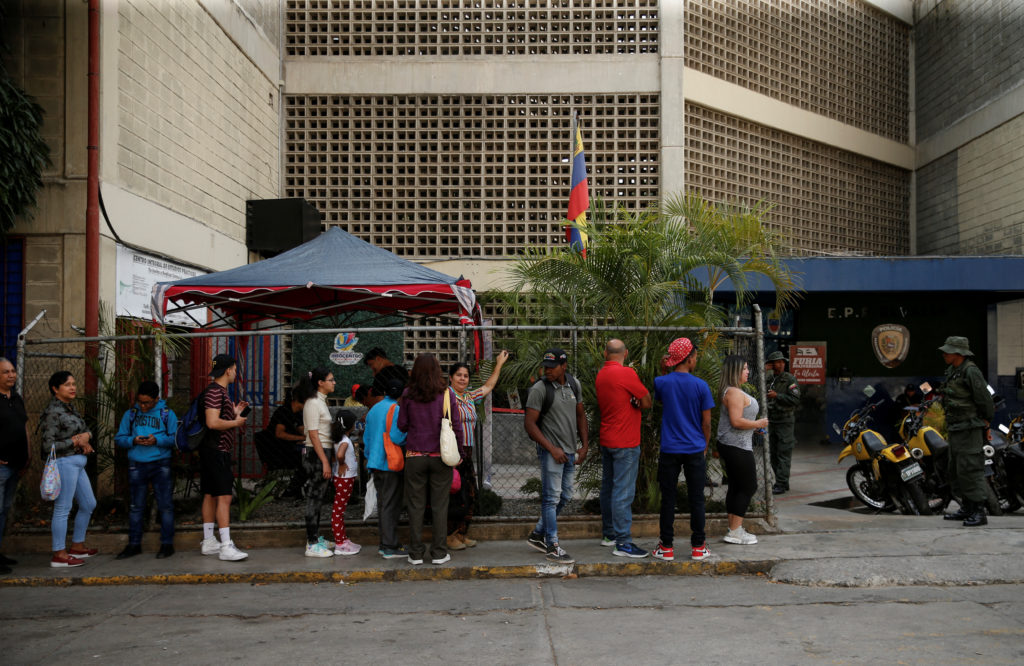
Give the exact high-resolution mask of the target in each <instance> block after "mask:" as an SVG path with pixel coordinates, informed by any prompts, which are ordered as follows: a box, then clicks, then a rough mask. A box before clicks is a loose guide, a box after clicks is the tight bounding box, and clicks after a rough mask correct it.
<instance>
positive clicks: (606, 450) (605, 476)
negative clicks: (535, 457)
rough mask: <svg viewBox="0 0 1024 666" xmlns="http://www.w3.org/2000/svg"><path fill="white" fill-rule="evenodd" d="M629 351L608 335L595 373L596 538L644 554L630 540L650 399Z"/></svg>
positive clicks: (622, 552) (618, 550)
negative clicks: (598, 423)
mask: <svg viewBox="0 0 1024 666" xmlns="http://www.w3.org/2000/svg"><path fill="white" fill-rule="evenodd" d="M627 356H629V350H627V349H626V345H625V343H624V342H623V341H622V340H618V339H615V338H612V339H611V340H609V341H608V342H607V344H605V347H604V366H602V367H601V369H600V370H599V371H598V373H597V378H596V380H595V382H594V383H595V387H596V389H597V406H598V409H599V410H600V411H601V427H600V430H599V431H598V432H599V434H600V445H601V532H602V534H603V538H602V539H601V545H602V546H614V548H615V550H613V551H612V554H613V555H618V556H620V557H633V558H642V557H647V551H646V550H644V549H642V548H640V547H639V546H637V545H636V544H634V543H633V539H632V536H631V535H630V531H631V528H632V525H633V497H634V496H635V495H636V476H637V472H638V471H639V469H640V410H643V409H650V407H651V404H652V400H651V394H650V392H649V391H648V390H647V387H646V386H644V385H643V383H642V382H641V381H640V378H639V377H638V376H637V374H636V370H634V369H633V368H629V367H626V365H625V362H626V357H627Z"/></svg>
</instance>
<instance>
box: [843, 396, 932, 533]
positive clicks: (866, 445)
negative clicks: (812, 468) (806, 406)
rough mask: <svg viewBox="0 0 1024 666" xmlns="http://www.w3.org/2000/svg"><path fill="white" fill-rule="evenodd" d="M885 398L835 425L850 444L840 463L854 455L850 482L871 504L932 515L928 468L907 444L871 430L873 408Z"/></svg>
mask: <svg viewBox="0 0 1024 666" xmlns="http://www.w3.org/2000/svg"><path fill="white" fill-rule="evenodd" d="M881 404H882V402H881V401H880V402H876V403H867V404H866V405H864V406H863V407H861V408H860V409H858V410H856V411H854V412H853V413H852V414H851V415H850V418H849V419H848V420H847V421H846V424H845V425H843V427H842V429H840V428H839V426H838V425H837V424H835V423H833V424H832V428H833V429H834V430H835V431H836V433H838V434H839V435H841V436H842V438H843V441H844V442H845V443H846V448H844V449H843V450H842V452H841V453H840V454H839V460H838V461H836V462H837V463H839V462H842V461H843V459H844V458H846V457H847V456H850V455H852V456H853V458H854V464H853V466H852V467H850V469H849V470H848V471H847V472H846V484H847V485H848V486H849V487H850V491H851V492H852V493H853V495H854V497H856V498H857V499H858V500H860V501H861V502H863V503H864V504H865V505H867V506H868V507H870V508H872V509H875V510H878V511H883V510H890V511H891V510H893V509H894V508H897V507H898V508H899V510H900V512H901V513H905V514H908V515H930V514H931V512H932V510H931V508H930V506H929V504H928V501H927V499H926V497H925V494H924V489H923V488H922V485H921V484H922V481H923V480H924V469H923V468H922V467H921V464H920V463H919V462H918V461H916V460H914V458H913V457H911V455H910V452H909V451H908V450H907V447H906V446H904V445H903V444H888V443H887V442H886V441H885V438H884V437H882V436H881V435H880V434H878V433H877V432H876V431H874V430H871V429H870V428H869V427H868V426H869V422H870V420H871V412H872V410H874V409H875V408H876V407H878V406H879V405H881Z"/></svg>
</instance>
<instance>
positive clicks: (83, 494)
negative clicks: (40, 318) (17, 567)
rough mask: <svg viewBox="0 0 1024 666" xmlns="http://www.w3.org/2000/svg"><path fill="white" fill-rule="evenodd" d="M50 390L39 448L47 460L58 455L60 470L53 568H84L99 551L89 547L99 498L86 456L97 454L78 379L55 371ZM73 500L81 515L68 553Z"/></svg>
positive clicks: (52, 523) (52, 528)
mask: <svg viewBox="0 0 1024 666" xmlns="http://www.w3.org/2000/svg"><path fill="white" fill-rule="evenodd" d="M49 387H50V395H52V396H53V399H52V400H50V404H49V405H47V406H46V409H44V410H43V414H42V416H41V417H40V419H39V423H40V426H39V427H40V431H41V437H40V447H39V448H40V453H41V454H42V456H43V460H46V458H47V457H48V456H49V455H50V450H51V449H52V450H53V451H54V452H55V455H56V458H57V469H58V470H60V495H58V496H57V500H56V501H55V502H54V503H53V519H52V520H51V521H50V532H51V534H52V536H53V557H52V558H51V559H50V566H51V567H80V566H82V565H83V564H85V558H87V557H92V556H93V555H95V554H96V553H97V552H98V551H97V550H96V549H95V548H89V547H87V546H86V545H85V532H86V529H88V527H89V519H90V518H91V517H92V512H93V511H94V510H95V509H96V496H95V495H93V492H92V484H91V483H90V482H89V475H88V474H86V472H85V463H86V456H89V455H91V454H92V453H95V449H93V447H92V433H91V432H90V431H89V426H88V425H87V424H86V422H85V419H84V418H82V415H81V414H79V413H78V410H76V409H75V407H74V405H73V404H72V401H73V400H74V399H75V397H77V395H78V387H77V385H76V383H75V378H74V376H73V375H72V374H71V373H70V372H68V371H67V370H60V371H58V372H55V373H53V374H52V375H51V376H50V381H49ZM72 500H74V501H77V502H78V513H76V514H75V525H74V529H73V531H72V536H71V548H68V549H66V550H65V543H66V540H67V536H68V514H70V513H71V502H72Z"/></svg>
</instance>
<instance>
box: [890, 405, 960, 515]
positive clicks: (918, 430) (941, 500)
mask: <svg viewBox="0 0 1024 666" xmlns="http://www.w3.org/2000/svg"><path fill="white" fill-rule="evenodd" d="M937 399H938V398H930V399H928V400H925V401H924V402H923V403H921V404H920V405H915V406H912V407H906V408H904V409H905V410H906V414H905V415H904V417H903V419H902V420H901V421H900V425H899V433H900V439H902V440H903V445H904V446H905V447H907V449H908V450H909V451H910V455H911V457H912V458H914V460H916V461H918V462H919V463H920V464H921V467H922V468H923V469H924V478H923V479H922V481H921V485H922V488H923V490H924V494H925V497H926V498H927V499H928V506H929V508H930V509H931V510H932V511H933V512H934V511H942V510H944V509H945V508H946V505H947V504H949V501H950V499H952V493H951V491H950V488H949V483H948V482H947V480H946V479H947V471H946V468H947V465H948V460H949V443H947V442H946V440H945V438H943V436H942V435H940V434H939V431H938V430H936V429H935V428H933V427H932V426H926V425H924V417H925V414H927V413H928V410H929V409H930V408H931V406H932V403H934V402H935V401H936V400H937Z"/></svg>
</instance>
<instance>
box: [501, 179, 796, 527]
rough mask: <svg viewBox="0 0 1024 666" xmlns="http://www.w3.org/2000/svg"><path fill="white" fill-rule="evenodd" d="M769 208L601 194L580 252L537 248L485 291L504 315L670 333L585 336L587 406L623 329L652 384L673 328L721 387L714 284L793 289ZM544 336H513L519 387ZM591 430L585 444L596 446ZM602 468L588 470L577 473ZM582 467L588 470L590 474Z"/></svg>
mask: <svg viewBox="0 0 1024 666" xmlns="http://www.w3.org/2000/svg"><path fill="white" fill-rule="evenodd" d="M768 210H769V208H768V207H767V206H764V205H761V204H759V205H757V206H754V207H752V208H742V207H738V206H730V205H716V204H712V203H709V202H707V201H705V200H704V199H703V198H701V197H700V196H699V195H697V194H694V193H689V194H685V195H678V196H671V197H668V198H666V199H665V201H664V203H663V205H662V206H661V207H660V208H658V207H652V208H649V209H645V210H642V211H639V212H635V213H634V212H631V211H628V210H626V209H624V208H618V209H615V210H610V209H608V208H606V207H604V206H603V205H602V203H601V202H600V201H598V202H596V205H595V206H594V207H593V209H592V213H593V215H592V218H593V221H592V222H591V223H590V224H588V225H587V229H586V232H587V234H588V247H587V255H586V257H585V258H584V257H583V256H582V255H581V254H580V253H578V252H576V251H574V250H572V249H570V248H568V247H559V248H535V249H533V250H531V251H528V252H527V253H526V254H525V255H523V257H522V258H520V259H519V260H518V261H517V262H516V263H515V265H514V266H513V267H512V268H511V269H510V272H511V278H512V279H511V287H510V289H508V290H507V291H504V292H499V293H495V294H491V297H492V298H496V299H497V300H498V302H499V303H500V305H501V309H502V311H503V314H504V315H505V316H506V318H507V319H510V320H512V321H515V322H517V323H530V324H546V325H577V326H580V325H595V324H598V325H609V326H622V327H623V328H624V329H625V328H626V327H634V326H635V327H642V326H649V327H655V326H656V327H669V328H670V329H673V330H667V331H628V330H623V331H621V332H614V331H609V332H607V333H606V334H605V333H601V334H595V335H590V336H585V337H584V338H583V339H582V340H581V341H580V343H579V345H578V348H577V350H576V351H577V353H576V356H577V357H576V358H574V359H572V358H571V359H570V367H571V371H573V372H574V374H575V375H576V376H577V378H578V379H579V380H580V382H581V384H582V386H583V389H584V395H585V399H586V401H587V403H588V405H594V404H596V400H595V396H594V393H593V386H594V377H595V376H596V374H597V370H598V369H599V368H600V367H601V364H602V360H603V359H602V350H603V345H604V340H605V339H606V338H607V337H612V336H615V337H619V338H621V339H622V340H623V341H624V342H625V343H626V345H627V347H628V348H629V350H630V357H629V358H630V361H632V363H633V367H634V368H635V369H636V371H637V373H638V374H639V376H640V379H641V381H643V382H644V384H645V385H647V386H653V385H654V377H655V376H656V375H657V374H658V372H659V370H660V359H661V356H662V354H663V353H664V351H665V349H666V348H667V347H668V343H669V342H671V340H672V339H674V338H676V337H679V335H680V333H679V329H694V328H696V329H700V334H697V335H695V334H692V333H691V334H690V335H689V337H691V338H694V342H695V344H697V345H698V348H699V349H700V350H701V360H700V362H699V364H698V367H697V374H698V375H700V376H701V377H703V378H704V379H705V380H706V381H707V382H708V383H709V384H710V385H711V386H713V387H715V386H717V385H718V366H719V361H720V358H721V355H722V353H724V352H726V351H727V348H728V346H729V343H728V341H727V340H724V339H723V338H721V337H720V336H719V335H718V334H717V333H716V332H715V330H714V327H715V326H720V325H722V324H724V323H725V309H724V308H723V307H722V306H721V305H719V304H716V303H715V302H714V294H715V290H716V289H718V288H719V287H720V286H721V285H722V284H723V283H724V282H725V281H726V280H729V281H731V282H732V284H733V285H734V288H735V293H736V304H737V305H744V304H746V303H747V302H748V301H749V299H750V297H751V295H752V294H750V292H749V291H748V289H747V286H748V284H749V282H750V278H751V276H753V275H755V274H760V275H764V276H766V277H767V278H768V279H769V280H770V281H771V282H772V284H773V285H774V286H775V291H776V300H777V307H779V308H784V307H787V306H791V305H792V304H793V302H794V301H795V299H796V297H797V291H796V277H795V276H794V275H793V274H792V273H791V272H790V271H789V270H788V269H787V268H786V266H785V264H784V263H783V262H782V261H781V260H780V259H779V241H778V240H777V238H776V237H775V236H774V235H773V234H771V233H770V232H769V231H768V230H767V229H766V228H765V226H764V224H763V218H764V217H765V215H766V214H767V213H768ZM552 342H553V340H552V336H551V335H550V334H549V333H537V334H527V335H523V334H518V335H517V336H516V339H515V340H514V341H509V344H510V346H511V347H512V348H513V349H515V350H516V352H517V353H516V355H515V356H516V359H518V360H516V361H513V362H510V363H509V364H507V365H506V368H507V370H506V373H507V375H506V376H507V379H508V380H510V381H511V382H514V385H518V386H525V385H528V384H529V383H532V381H533V378H534V377H535V376H536V370H537V362H536V359H538V358H539V357H540V352H541V350H543V349H544V348H545V347H547V346H550V345H551V344H552ZM658 410H659V407H658V406H657V404H656V406H655V409H654V410H653V413H652V416H651V417H650V418H647V419H645V420H644V426H643V432H642V444H641V448H642V452H641V468H640V476H639V479H638V495H639V496H640V498H641V502H642V503H646V504H647V506H648V507H649V508H651V509H653V507H654V506H655V504H654V503H655V502H656V501H657V484H656V479H655V472H656V461H657V452H658V424H659V423H660V418H659V417H660V413H659V411H658ZM596 435H597V433H592V435H591V440H592V441H593V442H595V444H596V440H597V437H596ZM596 468H597V466H596V465H594V466H591V468H590V469H589V470H588V469H585V470H584V475H583V477H584V480H586V479H587V477H588V476H591V477H593V476H594V475H595V474H596ZM588 472H589V475H588Z"/></svg>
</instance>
